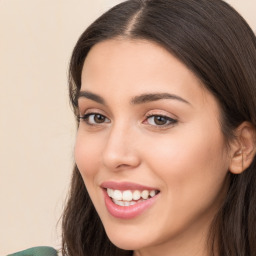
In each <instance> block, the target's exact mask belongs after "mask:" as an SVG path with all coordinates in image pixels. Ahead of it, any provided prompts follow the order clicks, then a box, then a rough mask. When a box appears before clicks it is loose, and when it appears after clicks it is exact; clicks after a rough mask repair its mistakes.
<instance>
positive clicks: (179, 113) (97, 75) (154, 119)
mask: <svg viewBox="0 0 256 256" xmlns="http://www.w3.org/2000/svg"><path fill="white" fill-rule="evenodd" d="M78 103H79V113H80V117H81V120H80V124H79V128H78V133H77V141H76V147H75V159H76V163H77V166H78V169H79V170H80V172H81V175H82V177H83V180H84V182H85V185H86V187H87V190H88V192H89V194H90V197H91V199H92V202H93V204H94V206H95V208H96V210H97V212H98V214H99V216H100V218H101V220H102V222H103V225H104V227H105V230H106V232H107V235H108V236H109V238H110V240H111V241H112V242H113V243H114V244H115V245H117V246H118V247H120V248H123V249H131V250H141V252H143V250H144V251H145V252H146V251H147V250H149V249H150V252H151V253H152V252H153V251H154V250H156V251H157V252H158V255H165V254H164V252H165V253H170V252H171V249H170V248H178V247H179V248H180V249H181V250H183V249H184V248H186V247H187V246H188V247H189V246H190V245H191V246H192V247H193V246H194V247H195V252H196V251H199V250H200V249H199V248H200V244H202V243H203V242H204V241H205V239H206V238H207V231H208V228H209V225H210V222H211V221H212V218H213V216H214V215H215V213H216V211H217V209H218V207H219V206H220V203H221V202H222V199H223V197H224V196H225V192H226V187H227V186H226V185H227V182H226V180H227V179H226V177H227V172H228V167H229V162H230V158H229V157H228V152H227V147H226V144H225V140H224V137H223V134H222V132H221V129H220V109H219V106H218V104H217V101H216V100H215V99H214V97H213V96H212V95H211V94H210V93H209V92H208V91H207V90H206V89H204V87H203V85H202V84H201V83H200V81H199V79H198V78H197V77H196V76H195V75H194V74H193V73H192V72H191V71H190V70H189V69H188V68H187V67H186V66H185V65H184V64H182V63H181V62H180V61H179V60H177V59H176V58H175V57H174V56H172V55H171V54H170V53H169V52H167V51H166V50H165V49H163V48H162V47H160V46H158V45H156V44H154V43H152V42H148V41H142V40H133V41H132V40H125V39H115V40H114V39H113V40H108V41H105V42H101V43H99V44H97V45H95V46H94V47H93V48H92V49H91V51H90V52H89V54H88V56H87V58H86V60H85V63H84V67H83V72H82V87H81V91H80V95H79V99H78ZM114 201H115V202H114ZM95 232H97V231H95ZM184 241H186V242H185V243H184ZM189 244H190V245H189ZM192 247H191V248H192ZM167 248H168V250H167ZM191 248H190V254H189V255H194V254H193V249H191ZM161 250H162V252H161ZM160 252H161V253H160ZM150 255H151V254H150ZM152 255H153V254H152ZM168 255H169V254H168ZM170 255H171V254H170ZM182 255H187V254H182Z"/></svg>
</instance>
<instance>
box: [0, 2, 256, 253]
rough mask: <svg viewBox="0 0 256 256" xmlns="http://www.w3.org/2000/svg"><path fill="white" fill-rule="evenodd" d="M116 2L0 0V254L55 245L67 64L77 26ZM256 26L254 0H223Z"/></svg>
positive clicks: (62, 185) (67, 120)
mask: <svg viewBox="0 0 256 256" xmlns="http://www.w3.org/2000/svg"><path fill="white" fill-rule="evenodd" d="M118 2H120V1H118V0H112V1H111V0H75V1H71V0H0V88H1V93H0V255H6V254H7V253H11V252H15V251H18V250H21V249H24V248H28V247H32V246H38V245H49V246H54V247H55V248H59V247H60V232H59V227H58V226H57V222H58V219H59V217H60V215H61V211H62V207H63V201H64V199H65V195H66V191H67V188H68V184H69V180H70V174H71V169H72V163H73V145H74V140H75V125H74V121H73V116H72V113H71V110H70V107H69V103H68V90H67V66H68V60H69V57H70V54H71V51H72V48H73V46H74V44H75V42H76V40H77V38H78V36H79V35H80V34H81V32H82V31H83V30H84V29H85V28H86V27H87V26H88V25H89V24H90V22H92V21H93V20H94V19H95V18H96V17H98V16H99V15H100V14H101V13H102V12H103V11H105V10H106V9H107V8H109V7H110V6H112V5H113V4H114V3H118ZM228 2H229V3H231V4H232V5H233V6H234V7H236V9H237V10H239V12H240V13H241V14H242V15H243V16H244V17H245V18H246V19H247V21H248V22H249V24H250V25H251V26H252V27H253V28H254V30H255V28H256V18H255V14H254V13H255V10H256V2H255V0H243V1H241V0H229V1H228Z"/></svg>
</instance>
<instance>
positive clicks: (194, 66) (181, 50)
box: [63, 0, 256, 256]
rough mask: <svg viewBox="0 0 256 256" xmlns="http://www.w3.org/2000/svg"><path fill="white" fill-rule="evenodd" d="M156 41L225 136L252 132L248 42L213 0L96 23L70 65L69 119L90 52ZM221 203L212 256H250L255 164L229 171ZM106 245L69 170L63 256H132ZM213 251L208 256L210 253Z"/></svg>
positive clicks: (150, 8)
mask: <svg viewBox="0 0 256 256" xmlns="http://www.w3.org/2000/svg"><path fill="white" fill-rule="evenodd" d="M115 37H122V38H124V39H125V38H132V39H146V40H149V41H153V42H156V43H158V44H160V45H161V46H163V47H164V48H165V49H167V50H168V51H169V52H170V53H171V54H173V55H175V56H176V57H177V58H178V59H180V60H181V61H182V62H183V63H184V64H185V65H186V66H187V67H188V68H189V69H190V70H191V71H192V72H194V74H195V75H196V76H197V77H198V78H199V79H200V80H201V81H202V83H203V84H204V86H205V87H206V88H207V89H208V90H209V91H210V92H211V93H212V94H213V95H214V96H215V98H216V100H217V101H218V102H219V105H220V107H221V120H220V121H221V128H222V132H223V134H224V136H225V138H227V141H229V140H230V139H232V137H233V131H234V129H235V128H237V127H238V126H239V124H241V123H242V122H243V121H249V122H250V123H252V124H253V125H254V127H256V111H255V110H256V40H255V35H254V33H253V32H252V30H251V29H250V27H249V26H248V25H247V23H246V22H245V21H244V19H243V18H242V17H241V16H240V15H239V14H238V13H237V12H236V11H235V10H234V9H233V8H232V7H230V6H229V5H228V4H227V3H225V2H223V1H221V0H129V1H126V2H124V3H121V4H119V5H117V6H115V7H113V8H112V9H111V10H109V11H108V12H106V13H105V14H103V15H102V16H101V17H100V18H98V19H97V20H96V21H95V22H94V23H93V24H92V25H91V26H90V27H89V28H88V29H87V30H86V31H85V32H84V33H83V34H82V35H81V37H80V39H79V40H78V42H77V44H76V46H75V48H74V51H73V54H72V57H71V61H70V68H69V91H70V101H71V103H72V106H73V110H74V113H75V115H77V107H78V106H77V95H78V92H79V90H80V87H81V72H82V68H83V63H84V60H85V58H86V56H87V54H88V52H89V51H90V49H91V48H92V47H93V46H94V45H95V44H97V43H99V42H101V41H103V40H107V39H110V38H115ZM229 176H230V177H229V178H230V185H229V190H228V193H227V196H226V199H225V201H224V202H223V205H222V207H221V208H220V209H219V212H218V213H217V215H216V216H215V219H214V222H213V223H212V229H211V231H210V234H209V237H210V242H209V245H210V247H212V248H213V247H214V246H215V245H217V254H218V255H219V256H238V255H239V256H253V255H256V231H255V230H256V159H255V158H254V161H253V162H252V164H251V165H250V167H249V168H247V170H246V171H244V172H243V173H242V174H240V175H234V174H231V173H229ZM132 253H133V252H132V251H124V250H121V249H119V248H117V247H116V246H114V245H113V244H112V243H111V242H110V241H109V239H108V237H107V235H106V233H105V231H104V228H103V225H102V223H101V221H100V219H99V216H98V214H97V212H96V210H95V208H94V206H93V204H92V201H91V199H90V197H89V195H88V193H87V190H86V187H85V185H84V182H83V180H82V177H81V175H80V173H79V170H78V169H77V167H76V166H75V167H74V171H73V177H72V181H71V189H70V194H69V198H68V202H67V205H66V208H65V211H64V214H63V255H65V256H66V255H68V256H123V255H132ZM212 253H213V252H212Z"/></svg>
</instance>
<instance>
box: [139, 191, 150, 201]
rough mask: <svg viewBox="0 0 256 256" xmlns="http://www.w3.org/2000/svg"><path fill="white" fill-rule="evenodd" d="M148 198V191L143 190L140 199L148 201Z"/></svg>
mask: <svg viewBox="0 0 256 256" xmlns="http://www.w3.org/2000/svg"><path fill="white" fill-rule="evenodd" d="M148 196H149V192H148V190H143V191H142V193H141V197H142V198H143V199H148Z"/></svg>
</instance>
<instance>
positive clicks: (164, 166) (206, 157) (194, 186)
mask: <svg viewBox="0 0 256 256" xmlns="http://www.w3.org/2000/svg"><path fill="white" fill-rule="evenodd" d="M195 130H196V131H197V132H194V131H193V130H191V131H190V132H187V133H185V132H182V133H179V132H177V133H175V135H174V136H170V138H169V139H165V140H162V141H161V140H160V141H158V146H155V147H154V146H153V147H152V148H151V149H150V148H147V149H145V150H147V151H144V152H145V154H146V153H147V154H148V159H150V162H149V165H150V169H152V170H154V172H155V173H156V174H157V175H158V176H160V177H161V179H163V180H164V185H165V187H166V189H167V190H170V191H174V190H175V191H178V192H179V196H182V195H183V196H184V197H191V195H193V194H196V193H197V194H198V196H201V195H200V193H206V194H208V195H209V192H211V191H212V192H213V193H217V191H218V190H219V189H221V186H222V185H223V182H224V180H225V177H226V174H227V172H228V160H227V153H226V152H225V150H224V149H225V144H224V140H223V136H222V134H221V132H219V131H216V130H214V131H212V132H211V131H210V132H209V130H208V131H207V132H206V131H204V130H202V129H198V128H197V129H195ZM152 143H153V142H152ZM156 147H157V151H156V150H154V148H156Z"/></svg>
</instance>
